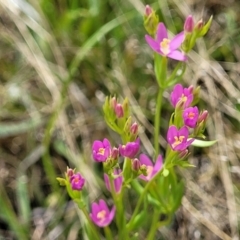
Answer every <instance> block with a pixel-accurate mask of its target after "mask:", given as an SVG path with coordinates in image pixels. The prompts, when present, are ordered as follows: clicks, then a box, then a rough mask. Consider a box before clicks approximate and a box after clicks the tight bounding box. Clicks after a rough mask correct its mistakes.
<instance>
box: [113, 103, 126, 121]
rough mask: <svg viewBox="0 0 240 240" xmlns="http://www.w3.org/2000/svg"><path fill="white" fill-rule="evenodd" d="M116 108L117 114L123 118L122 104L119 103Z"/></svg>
mask: <svg viewBox="0 0 240 240" xmlns="http://www.w3.org/2000/svg"><path fill="white" fill-rule="evenodd" d="M114 110H115V114H116V116H117V118H122V117H123V115H124V112H123V106H122V104H120V103H117V105H116V106H115V109H114Z"/></svg>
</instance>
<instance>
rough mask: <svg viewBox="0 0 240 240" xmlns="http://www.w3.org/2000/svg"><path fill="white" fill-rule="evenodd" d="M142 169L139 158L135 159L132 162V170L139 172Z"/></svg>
mask: <svg viewBox="0 0 240 240" xmlns="http://www.w3.org/2000/svg"><path fill="white" fill-rule="evenodd" d="M140 168H141V163H140V162H139V160H138V159H137V158H134V159H133V161H132V170H133V171H136V172H138V171H139V170H140Z"/></svg>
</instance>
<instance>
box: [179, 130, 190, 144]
mask: <svg viewBox="0 0 240 240" xmlns="http://www.w3.org/2000/svg"><path fill="white" fill-rule="evenodd" d="M178 134H179V136H184V137H185V139H186V140H185V141H184V142H186V141H187V138H188V135H189V131H188V128H187V127H186V126H183V127H182V128H180V129H179V132H178Z"/></svg>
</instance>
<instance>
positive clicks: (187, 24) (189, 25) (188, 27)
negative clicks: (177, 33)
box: [184, 15, 194, 33]
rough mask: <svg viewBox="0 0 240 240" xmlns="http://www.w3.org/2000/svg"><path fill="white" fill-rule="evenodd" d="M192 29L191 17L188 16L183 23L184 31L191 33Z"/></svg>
mask: <svg viewBox="0 0 240 240" xmlns="http://www.w3.org/2000/svg"><path fill="white" fill-rule="evenodd" d="M193 29H194V21H193V17H192V15H189V16H188V17H187V18H186V20H185V23H184V31H185V32H186V33H192V32H193Z"/></svg>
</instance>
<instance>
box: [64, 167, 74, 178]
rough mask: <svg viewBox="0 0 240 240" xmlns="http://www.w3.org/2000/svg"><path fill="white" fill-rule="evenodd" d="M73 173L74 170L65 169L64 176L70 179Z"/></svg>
mask: <svg viewBox="0 0 240 240" xmlns="http://www.w3.org/2000/svg"><path fill="white" fill-rule="evenodd" d="M74 172H75V169H72V168H69V167H67V172H66V175H67V176H68V177H71V176H72V175H73V174H74Z"/></svg>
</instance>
